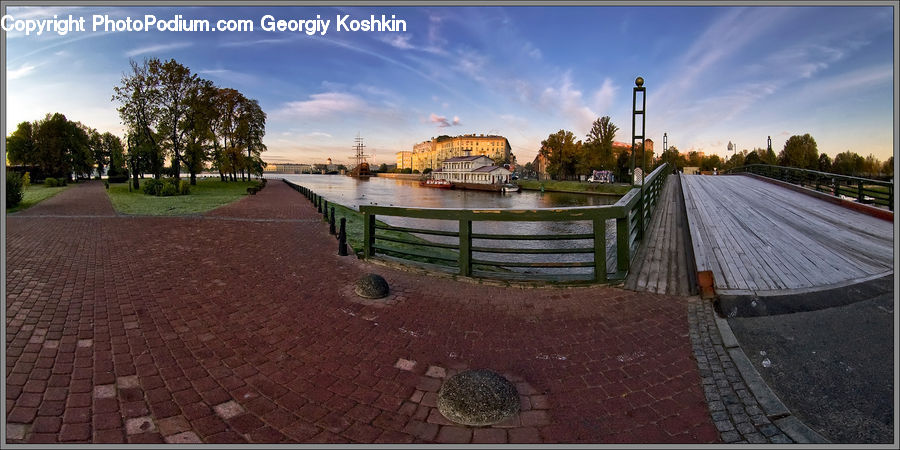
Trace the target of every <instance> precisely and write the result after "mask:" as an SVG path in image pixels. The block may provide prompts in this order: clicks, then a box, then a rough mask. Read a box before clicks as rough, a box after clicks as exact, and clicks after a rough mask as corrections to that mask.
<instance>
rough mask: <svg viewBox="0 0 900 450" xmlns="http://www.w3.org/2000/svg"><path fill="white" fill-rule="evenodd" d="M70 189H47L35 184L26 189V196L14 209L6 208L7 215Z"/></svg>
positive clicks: (66, 187)
mask: <svg viewBox="0 0 900 450" xmlns="http://www.w3.org/2000/svg"><path fill="white" fill-rule="evenodd" d="M68 188H69V186H60V187H47V186H44V185H43V184H37V185H34V184H33V185H31V186H28V187H27V188H25V194H24V195H23V196H22V201H21V202H19V204H18V205H16V206H15V207H13V208H6V213H7V214H9V213H14V212H16V211H21V210H23V209H28V208H30V207H32V206H34V205H36V204H38V203H40V202H41V201H43V200H46V199H48V198H50V197H53V196H54V195H56V194H59V193H60V192H62V191H64V190H66V189H68Z"/></svg>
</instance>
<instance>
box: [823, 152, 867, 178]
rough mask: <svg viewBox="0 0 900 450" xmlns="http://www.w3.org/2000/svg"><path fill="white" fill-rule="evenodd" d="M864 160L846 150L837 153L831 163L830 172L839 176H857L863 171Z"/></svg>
mask: <svg viewBox="0 0 900 450" xmlns="http://www.w3.org/2000/svg"><path fill="white" fill-rule="evenodd" d="M864 164H865V159H863V157H862V156H859V155H858V154H857V153H855V152H851V151H850V150H847V151H845V152H841V153H838V154H837V155H836V156H835V157H834V162H832V163H831V170H832V171H833V172H834V173H837V174H841V175H859V174H861V172H862V171H863V165H864Z"/></svg>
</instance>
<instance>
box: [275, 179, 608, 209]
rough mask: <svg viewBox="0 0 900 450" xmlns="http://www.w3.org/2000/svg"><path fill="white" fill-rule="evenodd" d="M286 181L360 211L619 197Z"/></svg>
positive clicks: (578, 202)
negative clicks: (373, 207) (372, 207)
mask: <svg viewBox="0 0 900 450" xmlns="http://www.w3.org/2000/svg"><path fill="white" fill-rule="evenodd" d="M274 177H278V178H285V179H287V180H290V181H293V182H295V183H297V184H300V185H302V186H306V187H308V188H310V189H312V190H313V191H315V192H316V193H317V194H319V195H321V196H323V197H325V199H326V200H328V201H329V202H336V203H339V204H341V205H344V206H348V207H351V208H354V209H359V206H360V205H380V206H408V207H414V208H466V209H475V208H501V209H531V208H551V207H569V206H599V205H611V204H613V203H615V202H616V201H617V200H618V199H619V197H617V196H611V195H587V194H567V193H561V192H545V193H543V194H542V193H540V192H537V191H520V192H515V193H511V194H501V193H499V192H485V191H465V190H456V189H453V190H448V189H436V188H426V187H421V186H419V182H418V181H413V180H399V179H392V178H378V177H375V178H370V179H368V180H360V179H357V178H352V177H348V176H343V175H289V174H279V175H274Z"/></svg>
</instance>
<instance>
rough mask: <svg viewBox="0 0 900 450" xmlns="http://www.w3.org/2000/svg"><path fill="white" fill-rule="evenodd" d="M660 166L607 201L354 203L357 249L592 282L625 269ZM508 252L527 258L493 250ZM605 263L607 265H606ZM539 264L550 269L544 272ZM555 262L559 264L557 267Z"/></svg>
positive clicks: (460, 269)
mask: <svg viewBox="0 0 900 450" xmlns="http://www.w3.org/2000/svg"><path fill="white" fill-rule="evenodd" d="M667 167H668V165H667V164H663V165H662V166H660V167H658V168H657V169H656V170H654V171H653V172H652V173H651V174H650V175H649V176H648V177H646V178H645V180H644V184H643V186H642V187H637V186H636V187H634V188H633V189H631V190H630V191H629V192H628V193H627V194H625V196H623V197H622V198H621V199H619V201H617V202H616V203H615V204H613V205H606V206H589V207H571V208H537V209H459V208H406V207H396V206H377V205H362V206H360V208H359V209H360V212H361V213H362V214H363V241H364V244H363V254H364V257H365V258H376V257H378V255H382V256H387V257H390V258H394V259H401V260H404V263H408V264H409V263H411V264H413V265H425V266H429V267H431V268H438V269H441V270H445V271H446V270H449V271H455V272H457V273H458V274H459V275H462V276H466V277H473V276H475V277H482V278H496V279H504V280H505V279H512V278H527V279H538V278H550V279H553V280H556V281H593V282H607V281H611V280H622V279H624V278H625V276H626V275H627V274H628V270H629V266H630V265H631V260H632V258H633V257H634V254H635V250H636V247H637V245H638V243H639V242H640V240H641V239H642V237H643V236H644V235H645V233H646V231H647V228H648V224H649V222H650V218H651V217H652V212H653V210H654V208H655V206H656V203H657V200H658V198H659V193H660V191H661V190H662V186H663V183H664V182H665V178H666V176H667V175H668V172H669V170H668V169H667ZM380 216H393V217H403V218H407V219H433V220H440V221H452V222H456V224H457V225H456V227H450V228H451V230H449V231H448V230H447V229H446V227H445V228H443V229H438V228H424V227H399V226H391V225H388V224H386V223H383V222H379V221H378V220H376V218H377V217H380ZM641 217H643V220H641ZM607 221H615V224H614V227H615V232H614V233H609V236H608V233H607V227H608V226H609V224H608V223H607ZM475 222H504V223H508V224H509V225H510V226H509V227H508V228H511V229H515V228H517V227H516V223H519V225H520V226H521V225H522V223H523V222H586V223H588V224H590V226H589V230H587V232H576V233H544V234H524V233H519V234H505V233H477V232H474V231H473V223H475ZM444 223H446V222H444ZM452 228H455V230H452ZM583 228H586V227H583ZM580 231H585V230H580ZM610 231H612V230H610ZM418 235H425V236H434V237H437V241H435V240H426V239H419V238H417V236H418ZM411 237H415V238H411ZM607 239H612V240H614V241H615V242H614V243H615V249H616V250H615V253H616V255H615V263H614V264H612V263H613V260H612V259H611V258H608V257H607V256H608V255H607V247H608V244H611V243H612V242H610V243H608V241H607ZM535 241H540V242H544V243H545V245H547V244H549V243H552V242H560V241H569V242H577V243H578V244H572V245H575V246H572V245H570V246H568V247H541V248H535V247H534V246H533V245H529V243H533V242H535ZM500 243H503V244H504V245H500ZM511 254H512V255H520V256H521V255H528V258H529V260H528V261H522V260H518V261H509V260H503V261H501V260H498V259H497V258H500V257H499V256H497V255H511ZM571 255H586V256H587V260H584V259H585V258H584V256H582V257H581V259H582V260H581V261H564V260H563V261H561V259H566V257H570V256H571ZM610 256H611V255H610ZM569 259H571V258H569ZM435 266H437V267H435ZM610 266H611V267H613V268H614V269H613V271H611V272H610V271H609V268H610ZM585 268H590V269H591V270H590V276H589V277H587V274H586V273H585V272H586V270H585ZM516 269H539V270H543V271H544V272H543V273H540V272H539V273H534V272H532V273H522V272H516ZM547 269H551V270H553V271H554V272H553V273H549V271H547ZM573 269H578V270H577V271H576V270H573ZM559 270H562V271H563V272H562V273H559Z"/></svg>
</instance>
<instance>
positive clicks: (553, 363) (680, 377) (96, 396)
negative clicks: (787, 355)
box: [6, 182, 719, 443]
mask: <svg viewBox="0 0 900 450" xmlns="http://www.w3.org/2000/svg"><path fill="white" fill-rule="evenodd" d="M101 189H102V187H101ZM68 192H71V193H73V195H72V196H70V197H76V198H74V199H73V202H75V203H77V204H81V203H86V204H100V203H102V202H101V201H100V200H101V199H100V198H99V197H100V196H101V195H102V194H103V192H102V190H97V189H96V188H94V186H90V185H89V186H86V187H84V188H82V187H77V188H74V189H70V190H69V191H67V193H68ZM75 193H78V194H82V195H81V197H82V198H77V197H78V196H75V195H74V194H75ZM61 195H63V194H60V196H61ZM79 202H81V203H79ZM38 207H40V205H39V206H36V207H35V208H38ZM54 208H56V207H54ZM73 209H77V208H73ZM55 210H56V211H63V210H66V209H65V208H64V207H59V208H56V209H55ZM247 211H251V213H247ZM75 213H76V214H84V212H83V211H80V210H79V211H76V212H75ZM240 216H244V217H256V218H283V219H301V220H295V221H248V220H234V219H228V218H227V217H240ZM215 217H218V219H210V218H215ZM320 217H321V216H319V215H317V214H316V213H315V210H314V209H313V208H312V207H311V206H310V204H309V203H308V202H307V201H306V199H305V198H304V197H302V196H301V195H299V194H297V193H296V192H294V191H292V190H290V189H289V188H287V187H286V186H285V185H283V184H282V183H281V182H272V183H270V184H269V186H268V187H267V188H266V189H264V190H263V191H262V192H260V194H258V195H256V196H247V197H246V198H244V199H242V200H240V201H239V202H237V203H235V204H232V205H229V206H226V207H223V208H221V209H219V210H217V211H214V212H212V213H210V214H209V215H208V218H206V219H204V218H150V217H147V218H129V217H96V218H84V217H79V218H72V217H70V218H56V217H43V218H34V217H16V216H13V217H9V218H8V219H7V225H8V232H7V265H6V271H7V299H6V346H7V347H6V348H7V361H6V369H7V372H6V373H7V376H6V386H7V402H6V405H7V406H6V412H7V424H6V427H7V440H8V442H96V443H100V442H118V443H122V442H129V443H131V442H150V443H152V442H173V443H174V442H184V443H191V442H194V443H197V442H206V443H225V442H232V443H234V442H266V443H278V442H281V443H291V442H310V443H311V442H342V443H347V442H389V443H403V442H484V443H489V442H523V443H524V442H563V443H624V442H638V443H680V442H689V443H698V442H703V443H706V442H718V439H719V437H718V433H717V431H716V429H715V427H714V426H713V423H712V421H711V419H710V414H709V412H708V410H707V406H706V403H705V400H704V397H703V392H702V390H701V387H700V385H701V383H700V377H699V374H698V371H697V367H696V364H695V361H694V360H693V358H692V356H691V345H690V339H689V336H688V322H687V312H686V308H687V303H686V301H685V300H684V299H680V298H673V297H666V296H662V295H653V294H645V293H640V294H639V293H635V292H630V291H624V290H620V289H615V288H608V287H591V288H574V289H556V288H554V289H519V288H502V287H494V286H482V285H476V284H471V283H466V282H459V281H453V280H449V279H444V278H430V277H425V278H423V277H421V276H418V275H414V274H412V273H407V272H401V271H395V270H391V269H388V268H384V267H380V266H370V265H368V264H366V263H364V262H362V261H358V260H356V259H355V258H353V257H352V256H350V257H338V256H336V245H335V241H334V238H333V237H332V236H330V235H328V233H327V226H326V225H325V224H324V223H323V222H321V221H320V220H319V219H320ZM302 219H309V220H302ZM366 272H376V273H379V274H381V275H382V276H384V277H385V278H386V279H387V280H388V282H389V283H390V285H391V289H392V293H391V297H390V300H391V302H390V303H389V304H387V305H383V304H376V303H375V302H372V301H362V300H361V299H359V298H358V297H356V296H355V295H354V294H353V293H352V290H351V289H348V288H347V286H349V285H350V284H352V283H353V282H354V281H355V280H356V279H357V278H359V277H360V276H361V275H363V274H364V273H366ZM480 367H487V368H492V369H494V370H497V371H499V372H501V373H504V374H506V375H507V376H508V377H509V378H510V379H512V380H513V381H515V382H516V383H517V385H518V387H519V391H520V394H521V396H522V412H521V413H520V414H519V415H518V416H516V417H514V418H512V419H510V420H508V421H507V422H505V423H503V424H498V425H495V426H493V427H484V428H473V427H462V426H456V425H453V424H449V423H447V422H446V420H445V419H443V417H441V416H440V415H439V414H435V413H436V412H437V411H436V409H435V407H434V400H435V392H436V391H437V389H438V388H439V386H440V382H441V378H443V377H446V376H448V375H450V374H452V373H453V372H454V371H457V370H461V369H465V368H480Z"/></svg>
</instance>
